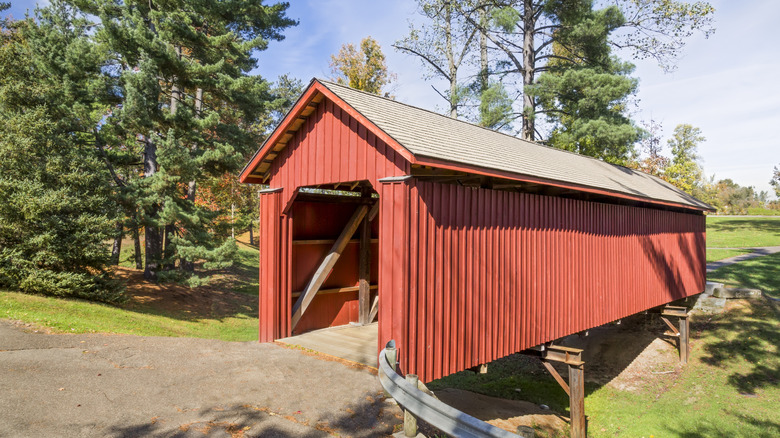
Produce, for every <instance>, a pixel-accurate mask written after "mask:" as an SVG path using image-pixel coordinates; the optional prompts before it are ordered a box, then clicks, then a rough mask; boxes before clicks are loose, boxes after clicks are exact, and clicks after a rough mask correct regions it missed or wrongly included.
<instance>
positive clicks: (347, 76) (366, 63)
mask: <svg viewBox="0 0 780 438" xmlns="http://www.w3.org/2000/svg"><path fill="white" fill-rule="evenodd" d="M330 68H331V72H332V73H333V75H334V76H333V80H334V81H336V82H338V83H339V84H342V85H348V86H350V87H352V88H355V89H358V90H363V91H366V92H369V93H373V94H378V95H380V96H385V97H391V96H390V94H389V92H388V90H386V89H385V87H387V86H388V85H389V84H390V83H391V82H392V81H393V80H395V75H394V74H393V73H390V72H389V71H388V70H387V64H386V63H385V54H384V53H382V47H380V46H379V43H378V42H377V41H376V40H375V39H373V38H371V37H370V36H368V37H365V38H363V40H362V41H360V49H358V48H356V47H355V45H354V44H352V43H348V44H344V45H343V46H341V50H339V53H338V54H336V55H331V56H330Z"/></svg>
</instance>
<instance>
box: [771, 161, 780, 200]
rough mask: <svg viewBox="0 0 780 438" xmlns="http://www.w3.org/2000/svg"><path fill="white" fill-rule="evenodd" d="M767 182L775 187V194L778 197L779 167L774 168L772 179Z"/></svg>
mask: <svg viewBox="0 0 780 438" xmlns="http://www.w3.org/2000/svg"><path fill="white" fill-rule="evenodd" d="M769 184H771V185H772V187H774V188H775V195H776V196H777V197H778V198H780V169H778V168H777V166H775V168H774V173H773V174H772V179H771V180H770V181H769Z"/></svg>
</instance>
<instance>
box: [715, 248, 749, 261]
mask: <svg viewBox="0 0 780 438" xmlns="http://www.w3.org/2000/svg"><path fill="white" fill-rule="evenodd" d="M750 252H752V251H750V250H749V249H708V250H707V263H710V262H717V261H718V260H723V259H727V258H729V257H735V256H738V255H741V254H748V253H750Z"/></svg>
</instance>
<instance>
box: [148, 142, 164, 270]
mask: <svg viewBox="0 0 780 438" xmlns="http://www.w3.org/2000/svg"><path fill="white" fill-rule="evenodd" d="M144 144H145V146H144V178H151V177H153V176H154V174H155V173H156V172H157V145H156V144H154V142H153V141H151V140H149V139H148V138H146V139H144ZM159 213H160V206H159V205H158V204H157V203H153V204H152V205H151V206H149V207H148V208H147V210H146V217H147V218H157V217H158V216H159ZM144 235H145V238H146V239H145V240H146V245H145V246H146V248H145V253H146V264H145V266H144V279H146V280H150V281H157V271H158V270H159V269H160V253H161V250H162V245H161V241H160V229H159V228H157V226H155V225H154V224H151V223H147V224H146V226H145V227H144Z"/></svg>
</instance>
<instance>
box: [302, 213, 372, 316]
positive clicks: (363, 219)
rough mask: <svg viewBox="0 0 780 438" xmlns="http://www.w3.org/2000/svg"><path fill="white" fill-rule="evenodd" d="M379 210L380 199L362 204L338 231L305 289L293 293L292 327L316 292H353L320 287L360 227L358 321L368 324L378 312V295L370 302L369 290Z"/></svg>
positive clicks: (346, 289) (370, 287)
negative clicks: (373, 223) (373, 228)
mask: <svg viewBox="0 0 780 438" xmlns="http://www.w3.org/2000/svg"><path fill="white" fill-rule="evenodd" d="M378 212H379V202H374V204H373V206H371V205H369V204H362V205H359V206H358V207H357V209H356V210H355V212H354V213H353V214H352V217H351V218H350V219H349V221H348V222H347V225H346V226H345V227H344V229H343V230H342V231H341V234H340V235H339V237H338V238H337V239H336V240H335V241H334V242H333V246H332V247H331V248H330V251H328V253H327V254H326V255H325V257H324V258H323V260H322V262H321V263H320V265H319V266H318V267H317V270H316V271H315V272H314V275H313V276H312V278H311V279H310V280H309V283H308V284H307V285H306V289H304V290H303V291H302V292H298V293H294V294H293V296H296V295H297V297H298V300H296V301H295V304H294V305H293V308H292V320H291V327H292V329H293V330H295V327H296V326H297V325H298V323H299V322H300V320H301V317H302V316H303V314H304V312H306V309H307V308H308V307H309V304H311V302H312V300H314V297H315V296H316V295H317V294H318V293H338V292H348V291H354V290H355V288H354V287H347V288H335V289H324V290H323V289H322V284H323V283H324V282H325V280H326V279H327V278H328V276H329V275H330V273H331V272H332V271H333V267H334V266H335V265H336V262H337V261H338V259H339V257H341V254H342V253H343V252H344V249H345V248H346V247H347V244H348V243H349V242H350V239H351V238H352V236H353V235H354V234H355V232H356V231H358V228H360V238H359V241H360V249H359V252H360V265H359V267H358V271H359V278H360V280H359V283H358V287H357V290H358V302H359V304H358V305H359V312H358V314H359V322H360V323H361V324H368V323H369V322H371V321H373V319H374V318H375V317H376V314H377V311H378V299H379V295H378V294H377V296H376V297H375V298H374V300H373V303H372V302H371V290H372V289H374V288H376V286H372V285H371V284H370V279H371V221H372V220H373V219H374V218H375V217H376V215H377V213H378Z"/></svg>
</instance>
